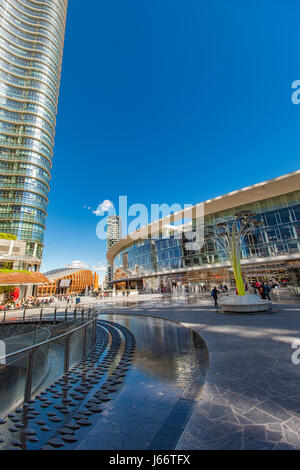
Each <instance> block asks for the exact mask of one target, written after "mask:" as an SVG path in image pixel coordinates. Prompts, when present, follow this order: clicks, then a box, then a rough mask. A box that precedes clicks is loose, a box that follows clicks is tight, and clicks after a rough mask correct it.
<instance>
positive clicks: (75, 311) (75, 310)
mask: <svg viewBox="0 0 300 470" xmlns="http://www.w3.org/2000/svg"><path fill="white" fill-rule="evenodd" d="M76 315H77V308H76V307H75V308H74V318H76Z"/></svg>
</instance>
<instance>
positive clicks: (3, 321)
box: [2, 310, 6, 323]
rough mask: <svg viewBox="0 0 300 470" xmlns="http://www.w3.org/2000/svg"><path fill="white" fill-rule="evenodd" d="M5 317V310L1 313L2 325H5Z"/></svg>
mask: <svg viewBox="0 0 300 470" xmlns="http://www.w3.org/2000/svg"><path fill="white" fill-rule="evenodd" d="M5 317H6V310H4V311H3V320H2V323H5Z"/></svg>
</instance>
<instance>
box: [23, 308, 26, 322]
mask: <svg viewBox="0 0 300 470" xmlns="http://www.w3.org/2000/svg"><path fill="white" fill-rule="evenodd" d="M25 315H26V308H24V312H23V323H24V322H25Z"/></svg>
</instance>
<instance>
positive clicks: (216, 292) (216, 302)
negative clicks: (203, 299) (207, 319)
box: [211, 287, 220, 307]
mask: <svg viewBox="0 0 300 470" xmlns="http://www.w3.org/2000/svg"><path fill="white" fill-rule="evenodd" d="M219 293H220V292H219V291H218V289H217V288H216V287H214V288H213V289H212V291H211V296H212V298H213V299H214V301H215V307H218V295H219Z"/></svg>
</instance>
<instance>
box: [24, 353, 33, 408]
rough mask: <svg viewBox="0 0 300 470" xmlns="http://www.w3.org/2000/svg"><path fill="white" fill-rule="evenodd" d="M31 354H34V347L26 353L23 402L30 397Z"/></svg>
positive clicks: (26, 401)
mask: <svg viewBox="0 0 300 470" xmlns="http://www.w3.org/2000/svg"><path fill="white" fill-rule="evenodd" d="M33 354H34V349H33V350H32V351H30V352H29V353H28V358H27V366H26V379H25V391H24V403H28V402H29V400H30V397H31V386H32V371H33Z"/></svg>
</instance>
